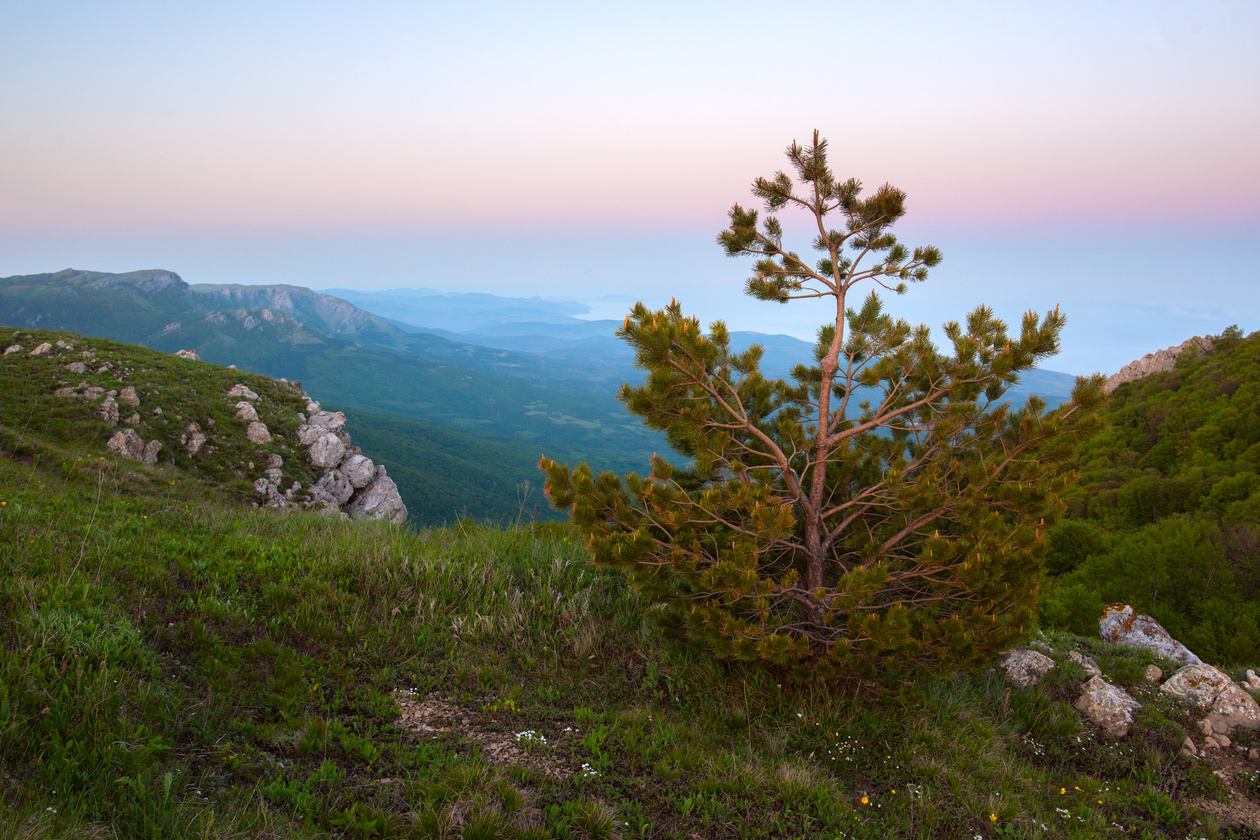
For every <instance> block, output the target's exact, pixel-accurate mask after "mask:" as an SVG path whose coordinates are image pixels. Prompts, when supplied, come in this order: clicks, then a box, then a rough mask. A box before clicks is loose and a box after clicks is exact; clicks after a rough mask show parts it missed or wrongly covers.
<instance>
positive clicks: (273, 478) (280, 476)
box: [263, 469, 284, 487]
mask: <svg viewBox="0 0 1260 840" xmlns="http://www.w3.org/2000/svg"><path fill="white" fill-rule="evenodd" d="M263 475H265V476H267V480H268V481H270V482H271V483H272V484H274V485H276V486H277V487H279V486H280V482H282V481H284V473H282V472H280V470H277V469H270V470H263Z"/></svg>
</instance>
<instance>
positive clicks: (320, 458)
mask: <svg viewBox="0 0 1260 840" xmlns="http://www.w3.org/2000/svg"><path fill="white" fill-rule="evenodd" d="M345 455H346V445H345V444H344V443H342V442H341V438H339V437H337V436H336V435H335V434H333V433H332V432H324V433H323V434H321V435H320V436H319V437H318V438H317V439H316V440H315V442H314V443H312V444H311V449H310V456H311V466H312V467H314V468H315V469H317V470H331V469H333V468H334V467H336V466H337V465H338V464H339V463H341V459H342V458H344V457H345Z"/></svg>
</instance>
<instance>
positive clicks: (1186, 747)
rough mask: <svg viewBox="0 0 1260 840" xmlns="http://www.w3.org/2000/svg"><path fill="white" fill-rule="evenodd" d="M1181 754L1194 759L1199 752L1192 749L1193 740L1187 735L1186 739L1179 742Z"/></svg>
mask: <svg viewBox="0 0 1260 840" xmlns="http://www.w3.org/2000/svg"><path fill="white" fill-rule="evenodd" d="M1181 754H1182V755H1186V756H1190V757H1191V758H1195V757H1197V756H1198V755H1199V751H1198V750H1196V749H1195V748H1194V740H1193V739H1192V738H1191V737H1190V736H1189V735H1187V736H1186V739H1185V740H1184V741H1182V742H1181Z"/></svg>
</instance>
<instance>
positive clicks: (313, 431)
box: [297, 423, 326, 446]
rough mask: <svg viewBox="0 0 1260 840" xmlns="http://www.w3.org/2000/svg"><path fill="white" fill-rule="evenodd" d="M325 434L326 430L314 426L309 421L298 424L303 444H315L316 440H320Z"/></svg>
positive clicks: (299, 436) (299, 435)
mask: <svg viewBox="0 0 1260 840" xmlns="http://www.w3.org/2000/svg"><path fill="white" fill-rule="evenodd" d="M324 434H326V432H325V431H324V430H323V429H322V428H320V427H319V426H312V425H310V424H309V423H303V424H302V425H301V426H298V431H297V435H298V440H300V441H301V442H302V445H303V446H313V445H314V444H315V441H317V440H319V439H320V437H321V436H323V435H324Z"/></svg>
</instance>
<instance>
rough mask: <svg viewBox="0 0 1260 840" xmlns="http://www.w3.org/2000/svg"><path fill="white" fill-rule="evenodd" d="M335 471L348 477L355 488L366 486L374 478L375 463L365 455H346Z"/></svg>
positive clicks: (359, 488)
mask: <svg viewBox="0 0 1260 840" xmlns="http://www.w3.org/2000/svg"><path fill="white" fill-rule="evenodd" d="M337 471H338V472H340V473H341V474H342V475H344V476H345V477H346V478H347V479H349V480H350V484H351V485H353V487H354V489H356V490H361V489H363V488H364V487H367V486H368V485H369V484H371V483H372V479H374V478H376V465H375V464H373V463H372V459H371V458H368V457H367V456H366V455H347V456H346V457H345V460H343V461H342V462H341V465H340V466H339V467H337Z"/></svg>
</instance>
